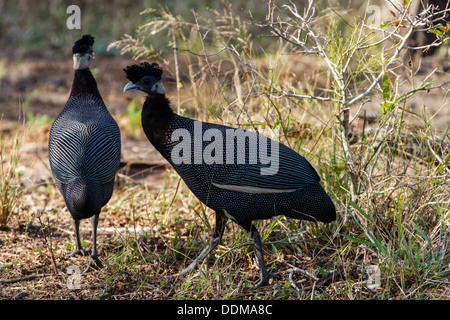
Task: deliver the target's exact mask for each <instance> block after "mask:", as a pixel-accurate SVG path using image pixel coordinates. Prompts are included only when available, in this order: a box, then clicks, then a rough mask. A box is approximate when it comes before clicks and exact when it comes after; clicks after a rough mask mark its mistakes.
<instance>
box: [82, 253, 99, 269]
mask: <svg viewBox="0 0 450 320" xmlns="http://www.w3.org/2000/svg"><path fill="white" fill-rule="evenodd" d="M90 258H91V259H90V261H89V265H88V266H87V268H86V270H84V271H83V273H86V272H89V271H91V270H100V269H103V268H104V266H103V264H102V262H101V261H100V259H99V258H98V256H94V255H91V257H90Z"/></svg>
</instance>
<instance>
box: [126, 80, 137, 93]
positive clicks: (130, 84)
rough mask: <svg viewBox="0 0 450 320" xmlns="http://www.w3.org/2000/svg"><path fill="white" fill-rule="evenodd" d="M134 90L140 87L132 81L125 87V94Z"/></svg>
mask: <svg viewBox="0 0 450 320" xmlns="http://www.w3.org/2000/svg"><path fill="white" fill-rule="evenodd" d="M133 89H138V86H137V85H135V84H134V83H133V82H131V81H130V82H128V83H127V84H126V85H125V87H123V92H125V91H128V90H133Z"/></svg>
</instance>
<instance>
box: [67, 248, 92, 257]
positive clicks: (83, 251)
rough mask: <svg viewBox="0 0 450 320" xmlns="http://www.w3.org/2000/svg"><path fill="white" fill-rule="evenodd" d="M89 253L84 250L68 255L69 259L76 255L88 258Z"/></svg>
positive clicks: (77, 250)
mask: <svg viewBox="0 0 450 320" xmlns="http://www.w3.org/2000/svg"><path fill="white" fill-rule="evenodd" d="M89 253H90V252H89V251H88V250H84V249H75V250H73V251H72V253H70V254H68V255H67V257H73V256H75V255H78V254H79V255H81V256H84V257H85V256H88V255H89Z"/></svg>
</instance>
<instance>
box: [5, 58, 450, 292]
mask: <svg viewBox="0 0 450 320" xmlns="http://www.w3.org/2000/svg"><path fill="white" fill-rule="evenodd" d="M131 63H133V61H131V60H129V59H126V58H121V57H99V58H96V59H95V60H94V62H93V67H95V68H97V69H98V73H97V75H96V78H97V81H98V85H99V90H100V92H101V93H102V96H103V98H104V100H105V103H106V105H107V106H108V108H109V110H110V112H111V113H112V115H113V116H114V117H115V118H116V120H117V121H118V123H119V126H120V127H121V129H123V130H122V158H123V165H125V164H129V165H131V169H132V170H131V171H126V170H125V169H122V170H121V172H120V179H118V180H119V182H118V188H120V186H124V185H127V183H129V181H130V180H129V179H133V180H134V182H136V183H138V184H140V185H145V186H147V189H146V190H147V191H148V192H151V193H158V192H159V189H160V188H161V186H162V185H163V183H164V181H165V177H166V173H167V171H166V168H167V164H166V162H165V161H164V160H163V158H162V157H161V156H160V155H159V154H158V153H157V152H156V151H155V150H154V149H153V147H152V146H151V145H150V143H149V142H148V141H147V139H146V138H145V137H144V136H143V135H139V136H137V137H133V136H131V135H130V134H129V130H126V126H127V121H126V119H125V118H124V117H123V116H122V115H123V114H124V113H126V107H127V105H128V103H129V102H130V101H131V99H132V98H133V97H135V96H136V95H134V94H133V95H131V94H123V93H122V88H123V86H124V85H125V83H126V82H127V80H126V79H125V77H124V73H123V72H122V70H121V69H122V68H123V67H125V66H126V65H129V64H131ZM428 63H430V67H429V69H428V70H432V68H433V67H434V66H433V65H432V64H433V62H432V61H431V62H428ZM4 64H5V63H4ZM6 64H7V65H6V66H5V65H4V67H5V68H4V69H5V70H6V71H5V72H6V74H5V75H4V76H3V78H2V79H1V82H0V86H1V87H0V88H1V91H0V113H1V115H2V121H1V123H0V132H1V135H2V139H3V137H5V138H6V139H5V140H6V141H11V138H12V136H13V135H14V134H15V132H16V129H17V128H18V127H20V126H21V124H20V121H18V120H19V119H20V118H21V117H22V114H21V113H22V112H21V110H20V108H19V106H20V105H21V103H22V104H23V103H26V104H28V110H27V111H29V112H32V113H33V114H34V115H48V116H50V117H51V118H54V117H56V115H57V114H58V113H59V112H60V110H61V108H62V106H63V105H64V104H65V102H66V100H67V96H68V93H69V90H70V87H71V83H72V73H73V69H72V64H71V59H66V58H58V57H53V56H52V55H51V54H44V55H41V56H39V57H36V56H32V55H30V56H29V57H24V58H23V59H22V60H21V62H6ZM437 67H438V68H439V67H440V68H441V70H439V71H438V73H439V77H440V78H441V79H447V80H448V73H446V71H444V70H443V69H442V66H439V65H438V66H437ZM447 70H448V69H447ZM165 86H166V88H167V89H168V90H169V93H170V91H171V90H172V91H173V89H174V86H173V83H172V82H171V81H170V79H168V81H166V82H165ZM141 96H142V95H141ZM142 97H143V96H142ZM448 98H449V97H448V85H447V89H442V90H435V91H432V92H430V93H429V94H428V95H422V96H421V97H420V98H417V99H418V100H416V101H410V102H409V103H410V105H409V106H410V107H411V108H410V109H411V110H414V111H417V112H420V110H421V109H422V108H424V107H425V108H428V109H429V110H430V111H431V112H430V114H432V115H434V116H433V119H432V122H433V123H434V125H435V127H436V128H437V129H438V130H441V131H445V130H446V128H447V126H448V125H449V123H450V110H449V109H450V106H449V105H448V104H445V101H447V103H448ZM420 99H423V100H422V101H420ZM424 101H425V102H424ZM443 103H444V104H443ZM374 105H375V106H376V103H375V104H374ZM366 108H367V109H368V113H370V112H373V110H372V109H371V107H370V103H368V104H367V105H366ZM377 108H379V105H378V106H377ZM49 128H50V123H47V124H44V125H41V126H39V127H37V128H32V129H28V130H26V132H25V138H24V142H23V145H22V147H21V153H20V154H21V160H20V167H21V168H23V170H22V171H23V173H22V176H21V180H22V183H23V185H24V186H25V192H24V195H23V201H22V203H21V205H20V208H19V214H18V215H14V216H13V217H12V218H11V220H10V222H9V228H8V229H6V230H2V231H0V248H1V250H0V299H98V298H102V292H103V291H102V288H103V286H104V283H105V282H107V277H108V272H107V271H102V272H101V273H95V272H90V273H87V274H85V275H83V277H84V278H83V279H84V280H83V286H82V288H81V289H80V290H73V289H71V288H69V287H70V286H69V285H68V283H69V282H70V281H71V278H70V274H68V273H67V271H66V270H67V267H69V266H70V265H72V264H74V262H76V263H78V262H79V264H80V265H83V263H84V262H85V261H86V258H84V257H79V258H67V257H66V256H65V255H66V254H68V253H70V249H69V248H68V246H67V244H68V243H73V240H74V237H73V228H72V221H71V219H70V215H69V213H68V212H67V209H66V208H65V205H64V202H63V200H62V198H61V197H60V196H59V194H57V190H56V188H53V189H51V190H53V191H52V192H53V196H51V197H49V185H52V184H53V181H52V177H51V173H50V170H49V165H48V158H47V143H48V132H49ZM136 172H140V174H139V175H135V176H133V174H134V173H136ZM139 192H140V191H139ZM116 201H118V200H117V198H116ZM42 212H45V213H46V214H45V215H42ZM113 212H114V211H113ZM115 212H116V213H115V215H116V216H111V214H109V215H108V216H106V215H105V214H103V215H101V220H100V224H99V239H100V240H99V244H100V251H102V248H103V249H107V250H108V249H109V250H114V249H113V248H111V246H114V244H115V243H116V239H117V237H120V236H121V235H122V234H123V233H126V232H127V230H134V228H135V227H136V228H140V229H145V228H151V226H150V225H148V223H146V222H145V221H144V220H137V221H138V222H137V223H136V220H134V222H133V223H134V224H131V223H132V221H131V220H130V219H129V216H127V215H124V214H121V213H120V212H118V211H115ZM48 229H50V232H51V236H49V234H50V232H49V230H48ZM82 234H83V237H85V238H87V239H89V237H90V223H89V222H88V221H85V222H83V223H82ZM55 265H56V267H55ZM148 268H150V266H149V267H148ZM141 271H142V273H145V271H146V270H145V268H144V269H142V270H141ZM141 285H143V286H146V287H148V289H149V290H147V291H146V292H147V295H146V296H138V297H135V296H132V294H131V293H130V291H129V290H128V289H127V286H128V280H127V279H126V278H124V279H122V280H121V281H116V282H115V286H116V288H115V290H111V291H110V292H114V294H113V295H112V296H109V298H112V299H128V298H157V297H158V290H152V289H153V288H156V287H157V280H155V281H154V282H151V281H150V282H149V281H147V280H145V281H144V280H143V281H142V282H141Z"/></svg>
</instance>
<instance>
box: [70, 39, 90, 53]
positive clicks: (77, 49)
mask: <svg viewBox="0 0 450 320" xmlns="http://www.w3.org/2000/svg"><path fill="white" fill-rule="evenodd" d="M93 45H94V37H93V36H91V35H90V34H85V35H84V36H82V37H81V39H80V40H77V41H75V44H74V45H73V47H72V53H74V54H75V53H85V52H89V53H91V52H92V46H93Z"/></svg>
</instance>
